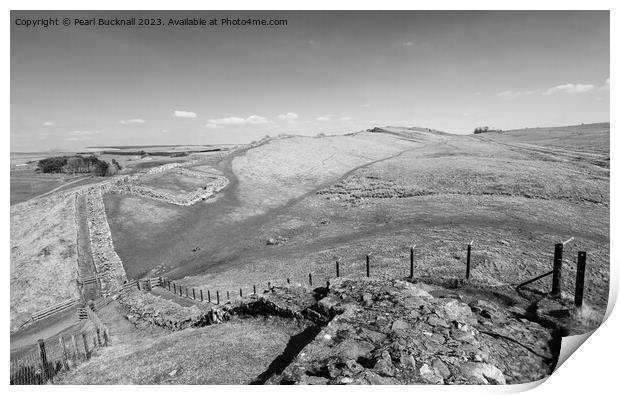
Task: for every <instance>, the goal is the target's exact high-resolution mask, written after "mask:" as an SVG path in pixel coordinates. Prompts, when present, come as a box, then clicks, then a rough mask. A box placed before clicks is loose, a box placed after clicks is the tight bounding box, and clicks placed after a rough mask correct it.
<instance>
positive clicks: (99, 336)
mask: <svg viewBox="0 0 620 395" xmlns="http://www.w3.org/2000/svg"><path fill="white" fill-rule="evenodd" d="M95 332H96V333H97V346H99V347H101V333H100V332H101V331H100V330H99V328H97V329H95Z"/></svg>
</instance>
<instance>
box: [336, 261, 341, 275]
mask: <svg viewBox="0 0 620 395" xmlns="http://www.w3.org/2000/svg"><path fill="white" fill-rule="evenodd" d="M336 277H340V258H338V259H336Z"/></svg>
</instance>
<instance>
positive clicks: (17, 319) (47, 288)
mask: <svg viewBox="0 0 620 395" xmlns="http://www.w3.org/2000/svg"><path fill="white" fill-rule="evenodd" d="M76 243H77V226H76V222H75V205H74V199H73V198H67V197H65V198H62V199H59V198H49V199H40V200H37V201H36V202H34V203H22V204H17V205H14V206H11V330H14V329H16V328H17V326H18V325H20V324H21V323H23V322H24V321H26V320H27V319H28V318H29V317H30V314H32V313H34V312H35V311H38V310H41V309H43V308H46V307H49V306H52V305H54V304H55V303H59V302H62V301H64V300H67V299H70V298H74V297H77V296H79V291H78V288H77V286H76V283H75V280H76V278H77V270H78V268H77V245H76Z"/></svg>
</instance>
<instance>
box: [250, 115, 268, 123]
mask: <svg viewBox="0 0 620 395" xmlns="http://www.w3.org/2000/svg"><path fill="white" fill-rule="evenodd" d="M245 121H246V122H247V123H249V124H251V125H261V124H264V123H269V120H268V119H267V118H265V117H261V116H259V115H250V116H249V117H247V119H246V120H245Z"/></svg>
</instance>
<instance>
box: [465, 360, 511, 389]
mask: <svg viewBox="0 0 620 395" xmlns="http://www.w3.org/2000/svg"><path fill="white" fill-rule="evenodd" d="M460 370H461V373H462V374H463V375H464V376H466V377H473V378H476V379H478V380H480V381H481V382H482V384H506V379H505V378H504V374H503V373H502V372H501V370H499V369H498V368H496V367H495V366H493V365H489V364H487V363H479V362H464V363H463V364H462V365H461V367H460Z"/></svg>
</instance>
